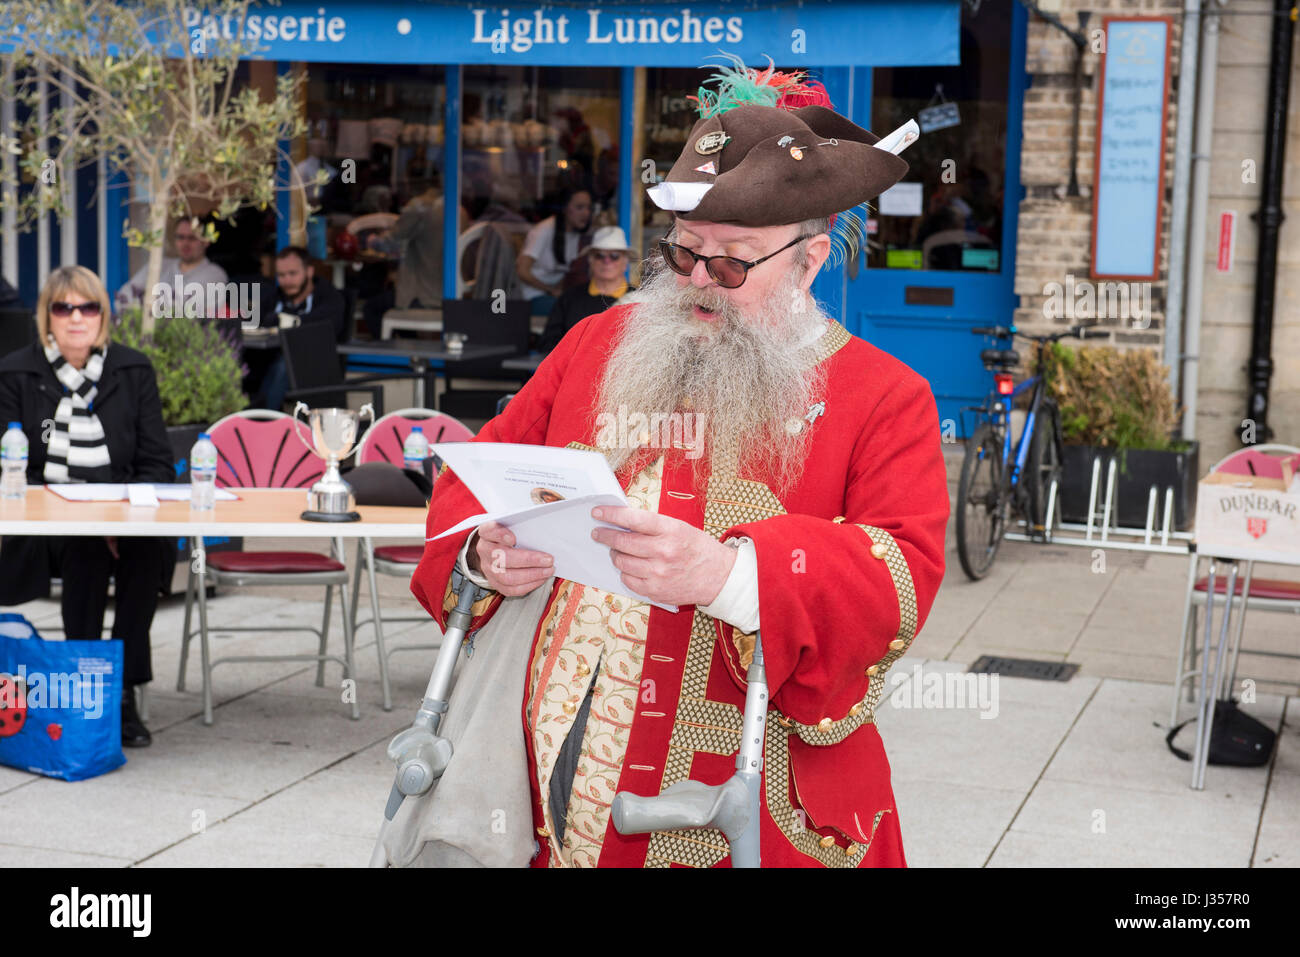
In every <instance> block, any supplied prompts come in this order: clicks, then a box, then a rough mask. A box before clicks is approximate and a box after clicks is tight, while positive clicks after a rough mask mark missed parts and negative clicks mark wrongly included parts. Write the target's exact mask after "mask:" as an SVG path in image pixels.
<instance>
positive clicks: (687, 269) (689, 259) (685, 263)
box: [659, 236, 812, 289]
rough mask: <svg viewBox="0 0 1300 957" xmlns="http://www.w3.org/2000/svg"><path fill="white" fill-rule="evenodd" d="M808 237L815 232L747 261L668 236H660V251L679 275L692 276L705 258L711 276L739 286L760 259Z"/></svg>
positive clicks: (721, 282) (731, 286)
mask: <svg viewBox="0 0 1300 957" xmlns="http://www.w3.org/2000/svg"><path fill="white" fill-rule="evenodd" d="M805 239H812V236H797V237H795V238H794V239H792V240H790V241H789V242H788V243H786V244H785V245H784V246H782V247H781V248H780V249H778V250H777V251H776V252H773V253H768V254H767V255H766V256H764V257H763V258H762V259H755V260H754V261H753V262H746V261H745V260H743V259H737V258H736V257H735V256H701V255H699V254H698V253H696V252H695V251H694V250H691V249H687V248H686V247H685V246H679V245H677V243H670V242H669V241H668V240H666V239H661V240H659V252H660V254H661V255H662V256H663V257H664V262H666V263H667V264H668V268H669V269H671V270H672V271H673V272H675V273H677V275H679V276H689V275H690V274H691V273H692V272H694V271H695V264H696V263H697V262H703V263H704V268H705V269H706V270H707V271H708V273H709V277H710V278H711V279H712V280H713V281H714V282H716V283H717V284H718V285H719V286H721V287H722V288H724V289H737V288H739V287H740V286H742V285H743V284H744V282H745V277H746V276H747V275H749V271H750V270H751V269H753V268H754V267H755V266H757V265H758V264H759V263H765V262H767V261H768V260H769V259H771V258H772V257H773V256H777V255H780V254H781V253H783V252H785V251H786V250H787V249H789V248H790V247H791V246H793V245H794V244H795V243H798V242H802V241H803V240H805Z"/></svg>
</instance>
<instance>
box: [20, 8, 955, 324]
mask: <svg viewBox="0 0 1300 957" xmlns="http://www.w3.org/2000/svg"><path fill="white" fill-rule="evenodd" d="M507 11H508V12H507ZM256 14H257V16H258V17H259V18H260V19H259V20H257V21H255V23H256V30H255V31H254V21H253V20H252V18H251V17H250V19H249V21H248V22H247V23H246V24H245V32H246V33H248V34H250V36H251V35H252V33H253V32H256V34H257V37H256V39H257V40H258V42H259V44H260V46H261V49H259V51H258V52H257V54H256V56H255V58H256V59H263V60H271V61H274V62H275V63H276V68H277V72H279V73H284V72H287V71H288V70H289V69H291V67H292V64H293V63H295V62H306V63H375V64H402V63H421V64H426V63H444V64H447V67H446V84H447V97H446V114H445V117H444V123H445V138H444V160H445V163H444V165H445V170H444V188H445V189H446V190H448V191H452V192H459V173H460V145H461V144H460V106H461V104H460V91H461V84H462V69H461V67H462V66H463V65H465V64H478V63H500V64H503V65H528V66H558V67H566V66H567V67H575V68H581V67H589V66H616V67H618V68H620V99H621V104H622V110H621V117H620V135H621V138H622V141H623V142H628V143H630V142H631V141H632V136H633V133H634V102H633V100H634V89H635V75H636V67H638V66H646V67H650V66H653V67H710V66H713V65H716V64H717V63H719V62H720V61H719V59H718V58H717V55H718V54H719V53H720V52H721V51H724V50H725V51H726V52H727V53H734V54H736V55H739V56H740V57H742V58H743V59H744V60H745V61H746V62H748V63H763V62H764V61H765V60H766V58H767V57H771V58H772V59H773V60H774V61H775V62H777V63H806V64H808V65H809V68H810V69H811V70H812V71H813V72H814V74H815V75H816V76H817V77H818V78H819V79H821V80H822V81H823V82H824V83H825V84H826V88H827V90H828V92H829V93H830V95H831V100H832V102H833V103H834V104H835V106H836V108H837V109H839V110H840V111H841V112H843V113H845V114H846V115H848V116H849V117H850V118H852V119H853V120H854V121H855V122H857V123H859V124H861V125H863V126H869V125H870V116H869V111H870V95H869V84H870V71H871V68H872V67H877V66H950V65H955V64H957V63H959V62H960V44H959V31H960V23H961V3H960V0H804V2H800V3H781V2H759V0H713V2H711V3H691V2H685V3H627V2H617V0H615V2H603V3H588V4H582V3H550V4H545V3H540V4H539V3H524V2H519V3H505V4H486V3H484V4H478V3H473V2H468V3H445V2H437V0H429V2H411V0H407V2H396V0H381V2H375V3H366V2H359V0H351V2H347V3H328V2H320V0H282V2H281V3H280V4H279V5H277V6H274V7H271V6H266V7H262V8H259V9H258V10H257V11H256ZM193 16H194V18H195V26H194V29H195V31H197V32H201V31H204V30H207V31H209V32H211V31H220V32H225V33H227V34H229V33H230V32H232V31H233V30H234V29H235V25H234V24H233V23H221V22H220V21H214V20H212V19H211V18H206V17H205V14H204V13H202V8H201V5H198V6H196V10H195V12H194V13H193ZM270 17H275V18H276V19H275V21H274V22H275V24H276V27H275V30H274V37H271V36H270V34H271V30H269V29H268V18H270ZM560 17H566V18H567V21H566V23H565V24H564V26H565V29H564V31H563V32H561V30H560V22H559V18H560ZM503 19H504V20H505V21H506V24H507V26H508V29H509V31H510V42H509V43H502V42H499V40H500V36H501V35H500V32H499V31H500V27H501V24H502V20H503ZM286 22H288V23H290V24H291V27H290V29H289V31H288V32H289V38H288V39H286V37H285V35H284V26H285V24H286ZM548 22H549V23H551V24H552V25H551V26H550V27H546V26H545V24H546V23H548ZM525 23H528V24H531V25H530V26H527V27H525V26H520V25H519V24H525ZM697 24H698V37H697V36H696V32H697ZM539 28H540V30H541V38H542V39H549V40H550V41H551V42H536V40H537V39H538V30H539ZM683 29H684V30H685V31H686V32H685V33H683V32H682V30H683ZM494 31H495V32H496V33H497V38H498V42H496V43H493V42H480V41H483V40H485V39H486V40H489V41H490V39H491V34H492V33H493V32H494ZM516 31H518V33H519V37H521V38H522V37H524V35H525V31H532V32H531V33H530V34H528V35H529V36H531V37H532V39H533V41H534V42H531V43H527V44H526V43H525V42H524V41H523V40H522V39H518V40H517V39H516V36H515V32H516ZM548 31H549V36H548ZM620 31H621V32H620ZM561 40H564V41H566V42H561ZM714 40H716V41H717V42H713V41H714ZM620 41H622V42H620ZM525 46H526V47H527V48H526V49H524V47H525ZM704 75H705V74H704V71H703V70H702V71H701V77H703V76H704ZM864 79H865V82H866V84H867V95H866V96H865V97H864V96H862V95H861V93H860V89H861V87H862V82H863V81H864ZM281 145H282V146H283V147H284V148H285V150H286V152H287V149H288V144H287V143H282V144H281ZM634 160H635V158H634V157H632V156H630V151H629V155H628V156H627V159H626V160H625V169H624V170H623V175H622V176H621V177H620V188H619V194H618V214H619V221H620V223H621V224H622V225H623V227H624V228H625V229H626V228H627V227H628V224H630V222H631V220H632V215H631V214H632V205H633V203H634V202H636V201H639V199H640V192H639V191H640V189H641V188H643V187H642V185H641V180H640V176H639V175H638V174H639V172H640V170H639V168H638V167H636V166H635V165H634ZM278 178H279V179H280V181H281V182H284V183H287V182H288V180H289V171H288V167H287V164H283V163H282V164H281V168H280V170H279V174H278ZM108 185H109V187H110V189H109V192H108V194H107V195H106V196H105V197H104V198H103V201H104V202H105V203H106V204H107V207H108V210H107V212H108V215H107V220H108V226H107V247H106V249H105V250H104V253H105V256H104V262H105V277H104V278H105V280H106V284H107V286H108V288H109V289H110V290H114V289H117V288H118V287H119V286H121V284H122V283H124V282H125V281H126V279H127V278H128V276H129V266H128V263H129V249H128V247H127V244H126V240H125V239H124V238H123V237H122V236H121V234H120V229H119V224H120V223H121V221H122V214H123V213H124V211H125V202H126V193H127V190H126V184H125V183H124V182H123V181H122V179H121V177H113V176H110V178H109V182H108ZM83 195H84V194H83ZM276 205H277V212H278V214H279V215H278V225H277V245H279V246H285V245H287V244H288V243H289V223H290V215H289V214H290V197H289V191H288V190H287V189H286V190H282V191H281V192H280V194H279V196H278V199H277V204H276ZM81 206H82V208H81V210H80V211H79V213H78V215H79V217H80V219H79V227H80V236H82V237H87V238H89V237H95V236H97V235H98V229H97V223H96V210H95V209H93V208H87V207H86V205H85V204H81ZM445 228H446V230H447V236H446V242H445V243H444V249H445V255H446V257H447V259H446V261H445V262H444V275H452V274H454V272H455V268H456V265H455V250H456V241H455V240H456V236H457V235H458V229H459V224H458V223H457V222H456V219H455V217H447V219H446V222H445ZM51 234H52V235H51V239H52V243H54V244H57V235H58V232H57V224H55V229H53V230H51ZM35 243H36V239H35V236H34V234H32V233H27V234H23V235H22V236H21V237H20V239H19V244H20V245H19V249H20V253H19V255H20V259H21V261H23V262H32V261H34V259H35ZM80 245H84V243H82V244H80ZM94 245H95V246H97V244H94ZM52 249H55V250H57V245H53V246H52ZM96 253H97V249H95V248H87V249H85V251H84V253H83V255H82V261H83V262H94V261H95V258H96ZM20 272H21V276H20V279H21V286H20V292H21V293H22V295H23V298H24V300H26V301H29V302H31V301H34V300H35V298H36V294H37V292H38V291H39V290H38V289H37V288H36V279H35V270H21V271H20ZM847 289H848V286H847V284H846V279H845V273H844V269H843V267H842V266H841V267H839V268H836V269H823V271H822V274H821V275H820V276H819V277H818V279H817V282H816V284H815V285H814V287H813V291H814V293H815V294H816V295H817V296H818V298H819V299H820V300H821V301H823V302H824V303H825V304H826V305H827V306H828V307H830V308H831V309H832V310H834V312H835V314H841V313H840V310H841V309H842V307H844V306H845V305H846V293H847ZM848 325H849V327H850V329H851V331H854V332H858V333H859V334H860V332H861V328H860V327H861V324H860V323H856V322H853V321H852V320H849V321H848Z"/></svg>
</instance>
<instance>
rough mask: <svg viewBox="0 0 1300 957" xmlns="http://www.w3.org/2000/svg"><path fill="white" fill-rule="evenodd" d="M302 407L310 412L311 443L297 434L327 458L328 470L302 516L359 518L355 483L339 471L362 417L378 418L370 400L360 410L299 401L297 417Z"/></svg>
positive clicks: (310, 518)
mask: <svg viewBox="0 0 1300 957" xmlns="http://www.w3.org/2000/svg"><path fill="white" fill-rule="evenodd" d="M300 409H301V410H302V411H304V412H306V413H307V420H306V421H307V425H308V427H309V428H310V429H311V440H312V444H311V445H307V440H306V439H304V438H303V437H302V433H301V432H298V438H299V440H300V441H301V442H302V444H303V445H305V446H307V451H309V452H315V453H316V454H317V455H319V456H320V457H321V458H323V459H324V460H325V474H324V475H322V476H321V478H320V481H319V482H317V483H316V484H315V485H313V486H312V487H311V490H310V491H309V492H308V493H307V510H306V511H305V512H303V513H302V517H303V518H304V519H306V520H307V521H309V522H356V521H360V520H361V515H360V514H359V513H358V512H355V511H353V506H355V505H356V499H355V498H354V496H353V494H352V486H351V485H349V484H348V483H347V482H345V481H343V477H342V476H341V475H339V462H340V461H341V460H343V459H345V458H347V456H348V453H349V452H351V451H352V449H353V448H354V447H355V446H356V444H357V436H358V434H359V433H360V430H361V417H362V416H363V415H369V416H370V421H371V422H372V423H373V422H374V421H375V410H374V407H373V406H371V404H370V403H369V402H367V403H366V404H365V405H363V406H362V407H361V411H360V412H353V411H352V410H351V409H309V408H308V407H307V403H305V402H299V403H298V404H297V405H295V406H294V407H293V417H294V420H295V421H297V420H298V411H299V410H300ZM294 431H295V432H297V430H296V429H295V430H294Z"/></svg>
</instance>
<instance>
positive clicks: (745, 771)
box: [610, 635, 768, 867]
mask: <svg viewBox="0 0 1300 957" xmlns="http://www.w3.org/2000/svg"><path fill="white" fill-rule="evenodd" d="M745 677H746V679H747V681H748V683H749V684H748V687H747V688H746V690H745V717H744V720H743V722H742V724H741V732H740V753H739V754H737V755H736V773H735V774H733V775H732V776H731V777H730V778H728V779H727V780H726V781H725V782H724V783H722V784H712V785H711V784H704V783H703V782H701V781H679V782H677V783H676V784H674V785H671V786H670V787H668V788H665V789H664V791H663V793H661V794H658V795H655V796H653V797H644V796H641V795H636V794H629V793H628V792H626V791H620V792H619V793H618V794H616V795H614V801H613V804H612V805H611V806H610V816H611V818H612V820H613V822H614V829H615V830H617V831H618V832H619V833H620V834H645V833H647V832H650V831H675V830H680V829H682V828H717V829H718V830H720V831H721V832H722V833H723V834H724V835H725V836H726V838H727V842H728V843H729V844H730V845H731V865H732V867H758V866H760V864H761V854H760V849H759V840H758V835H759V823H760V820H761V818H760V802H759V790H760V786H761V784H762V780H763V737H764V732H765V731H766V729H767V706H768V695H767V671H766V669H765V668H764V667H763V640H762V637H761V635H756V636H755V638H754V657H753V660H751V661H750V664H749V671H748V672H747V674H746V675H745Z"/></svg>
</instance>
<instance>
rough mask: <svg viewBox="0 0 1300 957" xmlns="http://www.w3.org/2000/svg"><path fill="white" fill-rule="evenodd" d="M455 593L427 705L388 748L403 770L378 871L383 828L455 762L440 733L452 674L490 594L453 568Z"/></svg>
mask: <svg viewBox="0 0 1300 957" xmlns="http://www.w3.org/2000/svg"><path fill="white" fill-rule="evenodd" d="M451 590H452V591H453V592H455V594H456V607H455V609H453V610H452V612H451V614H449V615H448V616H447V628H446V630H445V631H444V632H443V637H442V645H441V646H440V647H439V648H438V658H437V660H436V661H435V662H434V665H433V673H432V674H430V675H429V684H428V686H427V687H426V688H425V689H424V701H422V702H421V703H420V710H419V711H417V712H416V713H415V720H414V721H412V722H411V726H410V727H409V728H407V729H406V730H405V731H402V732H400V733H399V734H398V735H397V736H396V737H395V738H393V740H392V741H391V742H389V744H388V757H389V758H390V759H391V760H392V761H393V763H394V764H396V765H397V776H396V778H395V779H394V781H393V790H392V791H391V792H390V793H389V795H388V805H387V806H386V807H385V808H384V823H383V826H382V827H381V829H380V836H379V840H378V841H377V842H376V844H375V851H374V854H373V855H372V856H371V861H370V863H371V866H372V867H382V866H383V864H384V861H385V858H384V848H383V828H384V827H387V825H388V823H389V822H390V821H392V820H393V818H394V816H396V814H397V809H398V808H400V807H401V806H402V801H404V800H405V799H406V798H408V797H418V796H419V795H421V794H424V793H426V792H427V791H428V790H429V788H431V787H433V782H434V781H436V780H438V778H440V777H442V773H443V772H444V771H445V770H447V765H448V763H449V762H450V761H451V756H452V746H451V742H450V741H448V740H447V739H446V738H444V737H443V736H442V735H440V734H439V733H438V728H439V726H440V725H441V724H442V716H443V715H444V714H446V712H447V699H448V697H449V696H450V694H451V675H452V672H453V671H455V670H456V659H457V657H458V656H459V655H460V646H461V644H462V643H463V642H464V640H465V634H466V632H468V631H469V626H470V623H471V622H472V621H473V615H472V614H471V613H470V609H471V608H473V607H474V603H475V602H477V601H479V600H480V599H482V598H483V597H485V596H486V595H487V594H488V591H487V589H485V588H480V587H479V586H478V585H476V584H474V583H473V582H472V581H470V580H469V579H468V578H466V577H465V576H464V575H462V574H461V572H460V569H457V568H454V569H452V573H451Z"/></svg>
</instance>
